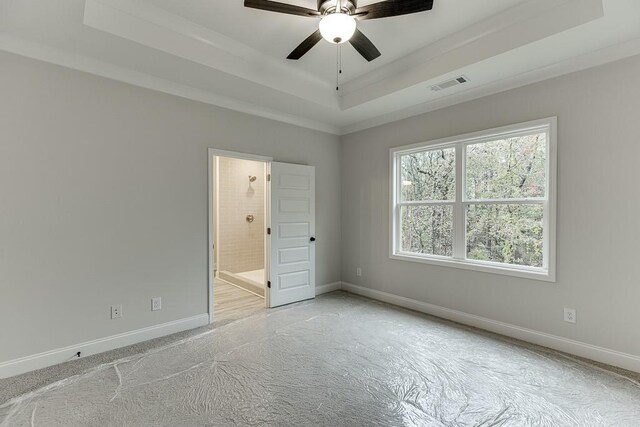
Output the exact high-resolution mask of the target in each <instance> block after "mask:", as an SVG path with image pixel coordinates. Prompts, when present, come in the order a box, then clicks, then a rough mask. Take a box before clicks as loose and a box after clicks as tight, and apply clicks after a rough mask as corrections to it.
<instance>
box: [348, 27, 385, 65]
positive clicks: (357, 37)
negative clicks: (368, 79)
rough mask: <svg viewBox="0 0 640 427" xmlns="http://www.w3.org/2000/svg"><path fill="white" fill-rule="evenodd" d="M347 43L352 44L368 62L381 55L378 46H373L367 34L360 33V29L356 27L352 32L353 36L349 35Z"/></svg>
mask: <svg viewBox="0 0 640 427" xmlns="http://www.w3.org/2000/svg"><path fill="white" fill-rule="evenodd" d="M349 43H351V46H353V47H354V48H355V49H356V50H357V51H358V53H359V54H360V55H362V56H363V57H364V59H366V60H367V61H369V62H371V61H373V60H374V59H376V58H377V57H379V56H380V55H381V54H380V51H379V50H378V48H377V47H375V45H374V44H373V43H371V40H369V39H368V38H367V36H365V35H364V34H362V31H360V30H358V29H357V28H356V32H355V33H353V36H351V38H350V39H349Z"/></svg>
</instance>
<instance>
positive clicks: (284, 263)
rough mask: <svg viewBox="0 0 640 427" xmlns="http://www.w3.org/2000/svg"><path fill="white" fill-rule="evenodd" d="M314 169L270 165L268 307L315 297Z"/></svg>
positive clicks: (278, 164)
mask: <svg viewBox="0 0 640 427" xmlns="http://www.w3.org/2000/svg"><path fill="white" fill-rule="evenodd" d="M315 175H316V170H315V168H314V167H313V166H303V165H294V164H289V163H277V162H272V163H271V236H270V237H271V266H270V267H271V268H270V272H269V277H270V279H269V281H270V286H271V288H270V289H269V294H270V296H269V306H270V307H277V306H279V305H284V304H290V303H292V302H296V301H303V300H306V299H311V298H315V296H316V279H315V273H316V257H315V254H316V249H315V243H314V242H315V231H316V212H315V211H316V183H315Z"/></svg>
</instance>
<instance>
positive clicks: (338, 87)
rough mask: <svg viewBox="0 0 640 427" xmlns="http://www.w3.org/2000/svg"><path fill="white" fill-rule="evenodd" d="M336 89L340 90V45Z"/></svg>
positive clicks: (338, 48) (337, 56)
mask: <svg viewBox="0 0 640 427" xmlns="http://www.w3.org/2000/svg"><path fill="white" fill-rule="evenodd" d="M336 90H340V45H338V46H337V49H336Z"/></svg>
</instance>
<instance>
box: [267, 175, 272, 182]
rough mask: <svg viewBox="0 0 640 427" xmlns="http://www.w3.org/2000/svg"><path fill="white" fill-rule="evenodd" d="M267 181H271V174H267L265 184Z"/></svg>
mask: <svg viewBox="0 0 640 427" xmlns="http://www.w3.org/2000/svg"><path fill="white" fill-rule="evenodd" d="M269 181H271V174H270V173H268V174H267V182H269Z"/></svg>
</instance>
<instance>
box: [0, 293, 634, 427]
mask: <svg viewBox="0 0 640 427" xmlns="http://www.w3.org/2000/svg"><path fill="white" fill-rule="evenodd" d="M199 332H200V333H196V334H195V335H193V332H192V333H191V335H189V336H185V337H184V338H182V339H179V340H177V341H173V342H172V343H170V344H167V345H165V346H161V347H156V348H153V349H150V350H148V351H147V352H145V353H141V354H134V355H127V356H125V357H124V358H122V359H119V360H116V361H112V362H108V363H105V364H102V365H98V366H95V367H93V368H89V369H87V370H86V371H85V372H83V373H82V374H78V375H75V376H72V377H70V378H67V379H64V380H61V381H59V382H56V383H53V384H50V385H48V386H46V387H44V388H42V389H40V390H37V391H34V392H31V393H28V394H26V395H23V396H20V397H17V398H15V399H13V400H11V401H9V402H7V403H6V404H4V405H1V406H0V423H1V424H0V425H2V426H5V425H6V426H22V425H47V426H90V425H99V426H110V425H114V426H115V425H136V426H137V425H166V426H177V425H180V426H190V425H220V426H228V425H279V426H280V425H282V426H286V425H291V426H304V425H329V426H340V425H345V426H360V425H363V426H364V425H394V426H395V425H427V426H472V425H473V426H476V425H477V426H479V425H483V426H495V425H499V426H527V425H531V426H602V425H605V426H638V425H640V382H639V381H638V377H637V376H636V375H634V374H631V373H625V372H623V371H612V370H607V369H604V368H602V367H601V366H599V365H597V364H592V363H589V362H586V361H583V360H579V359H576V358H572V357H570V356H567V355H564V354H560V353H557V352H554V351H551V350H547V349H543V348H539V347H536V346H531V345H525V344H522V343H518V342H514V341H513V340H508V339H503V338H500V337H498V336H495V335H493V334H489V333H485V332H481V331H478V330H475V329H471V328H466V327H462V326H459V325H456V324H453V323H451V322H446V321H442V320H438V319H435V318H432V317H429V316H424V315H421V314H418V313H414V312H410V311H407V310H403V309H399V308H396V307H392V306H389V305H386V304H382V303H377V302H375V301H371V300H367V299H364V298H360V297H355V296H352V295H349V294H346V293H344V292H334V293H332V294H328V295H323V296H321V297H319V298H317V299H316V300H313V301H308V302H303V303H298V304H294V305H291V306H287V307H282V308H279V309H275V310H261V311H259V312H257V313H255V314H253V315H251V316H249V317H246V318H244V319H241V320H237V321H234V322H231V323H227V324H224V325H218V326H215V327H214V328H213V329H210V330H205V331H199Z"/></svg>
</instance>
